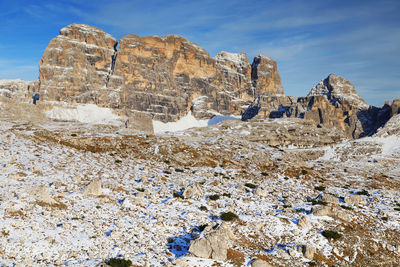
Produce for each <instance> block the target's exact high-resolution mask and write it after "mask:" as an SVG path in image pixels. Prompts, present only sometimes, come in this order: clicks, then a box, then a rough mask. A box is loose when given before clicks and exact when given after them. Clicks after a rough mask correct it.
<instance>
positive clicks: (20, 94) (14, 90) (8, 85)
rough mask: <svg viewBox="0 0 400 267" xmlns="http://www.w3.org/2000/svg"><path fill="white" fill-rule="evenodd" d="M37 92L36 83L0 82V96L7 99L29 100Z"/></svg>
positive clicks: (18, 80)
mask: <svg viewBox="0 0 400 267" xmlns="http://www.w3.org/2000/svg"><path fill="white" fill-rule="evenodd" d="M37 90H38V82H37V81H23V80H21V79H16V80H0V96H4V97H7V98H19V99H24V98H26V99H31V98H32V94H33V93H35V92H37Z"/></svg>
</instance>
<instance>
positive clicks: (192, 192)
mask: <svg viewBox="0 0 400 267" xmlns="http://www.w3.org/2000/svg"><path fill="white" fill-rule="evenodd" d="M182 195H183V197H184V198H193V197H201V196H203V195H204V190H203V189H202V188H201V185H200V184H198V183H196V184H192V185H189V186H188V187H186V188H185V190H184V191H183V193H182Z"/></svg>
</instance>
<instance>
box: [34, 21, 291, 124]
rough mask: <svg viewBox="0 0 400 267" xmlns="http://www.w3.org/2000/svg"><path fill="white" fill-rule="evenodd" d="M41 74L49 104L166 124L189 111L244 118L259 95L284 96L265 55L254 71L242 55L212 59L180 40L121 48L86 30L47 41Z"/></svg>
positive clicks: (130, 39) (140, 40) (129, 42)
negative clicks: (119, 112)
mask: <svg viewBox="0 0 400 267" xmlns="http://www.w3.org/2000/svg"><path fill="white" fill-rule="evenodd" d="M117 44H119V46H118V50H117V48H116V47H117ZM39 73H40V74H39V80H40V91H41V92H42V93H43V94H44V96H45V99H47V100H56V101H67V102H81V103H96V104H98V105H101V106H106V107H112V108H124V109H126V110H128V111H129V112H130V111H139V112H142V113H146V114H149V115H150V116H151V117H152V118H153V119H156V120H162V121H164V122H167V121H176V120H177V119H179V118H180V117H182V116H184V115H186V114H187V113H188V111H189V110H190V109H191V108H192V109H193V115H194V116H195V117H197V118H203V117H208V118H209V117H210V113H209V112H208V111H210V110H212V111H216V112H220V113H222V114H232V113H234V114H240V112H241V111H242V109H243V106H244V104H245V103H246V101H250V100H253V99H254V97H255V96H258V95H260V94H282V93H283V88H282V84H281V81H280V77H279V74H278V72H277V67H276V62H274V61H273V60H272V59H270V58H268V57H265V56H262V55H260V56H257V57H256V58H255V59H254V61H253V64H251V65H250V63H249V60H248V59H247V56H246V54H245V53H239V54H234V53H228V52H225V51H223V52H220V53H218V54H217V55H216V56H215V57H214V58H212V57H210V55H209V54H208V53H207V52H206V51H205V50H204V49H202V48H201V47H199V46H198V45H196V44H194V43H192V42H190V41H188V40H186V39H185V38H183V37H180V36H176V35H168V36H165V37H159V36H151V37H139V36H137V35H128V36H125V37H123V38H122V39H121V40H120V41H119V43H117V41H116V39H115V38H113V37H112V36H111V35H109V34H107V33H105V32H104V31H102V30H100V29H98V28H95V27H92V26H88V25H83V24H72V25H69V26H67V27H65V28H63V29H61V31H60V34H59V35H58V36H57V37H56V38H54V39H53V40H51V41H50V43H49V45H48V47H47V48H46V50H45V52H44V54H43V57H42V59H41V61H40V63H39ZM199 99H201V101H199Z"/></svg>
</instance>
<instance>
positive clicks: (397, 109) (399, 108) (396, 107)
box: [391, 98, 400, 116]
mask: <svg viewBox="0 0 400 267" xmlns="http://www.w3.org/2000/svg"><path fill="white" fill-rule="evenodd" d="M391 109H392V111H391V115H392V116H395V115H397V114H399V113H400V98H397V99H395V100H393V102H392V106H391Z"/></svg>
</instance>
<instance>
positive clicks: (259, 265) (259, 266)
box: [251, 259, 272, 267]
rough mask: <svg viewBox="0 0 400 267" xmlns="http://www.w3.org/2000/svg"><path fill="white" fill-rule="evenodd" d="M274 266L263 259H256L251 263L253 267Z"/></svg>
mask: <svg viewBox="0 0 400 267" xmlns="http://www.w3.org/2000/svg"><path fill="white" fill-rule="evenodd" d="M271 266H272V265H271V264H269V263H268V262H266V261H263V260H262V259H255V260H254V261H252V262H251V267H271Z"/></svg>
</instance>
